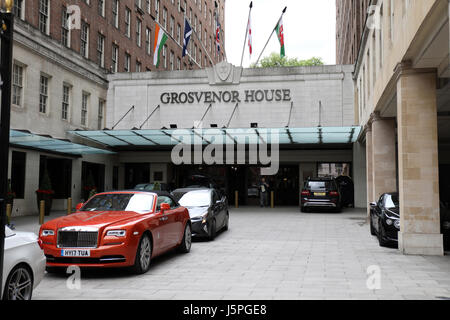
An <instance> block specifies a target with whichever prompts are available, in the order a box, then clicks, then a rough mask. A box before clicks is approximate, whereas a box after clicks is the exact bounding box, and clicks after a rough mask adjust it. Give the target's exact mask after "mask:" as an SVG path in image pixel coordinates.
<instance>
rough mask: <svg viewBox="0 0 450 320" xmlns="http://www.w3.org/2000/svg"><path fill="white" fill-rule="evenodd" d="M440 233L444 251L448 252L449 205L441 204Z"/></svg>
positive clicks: (449, 229)
mask: <svg viewBox="0 0 450 320" xmlns="http://www.w3.org/2000/svg"><path fill="white" fill-rule="evenodd" d="M440 207H441V212H440V213H441V233H442V235H443V238H444V250H445V251H449V250H450V204H449V203H443V202H441V206H440Z"/></svg>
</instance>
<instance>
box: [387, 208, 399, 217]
mask: <svg viewBox="0 0 450 320" xmlns="http://www.w3.org/2000/svg"><path fill="white" fill-rule="evenodd" d="M386 211H387V213H388V214H393V215H396V216H399V217H400V208H399V207H395V208H386Z"/></svg>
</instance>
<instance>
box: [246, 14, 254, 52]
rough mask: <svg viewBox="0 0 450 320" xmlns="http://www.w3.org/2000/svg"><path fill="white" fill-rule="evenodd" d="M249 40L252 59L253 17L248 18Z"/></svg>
mask: <svg viewBox="0 0 450 320" xmlns="http://www.w3.org/2000/svg"><path fill="white" fill-rule="evenodd" d="M247 33H248V35H247V38H248V49H249V51H250V57H251V56H252V52H253V44H252V24H251V17H250V16H249V17H248V26H247Z"/></svg>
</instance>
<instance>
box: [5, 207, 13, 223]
mask: <svg viewBox="0 0 450 320" xmlns="http://www.w3.org/2000/svg"><path fill="white" fill-rule="evenodd" d="M11 211H12V206H11V204H10V203H8V204H7V205H6V219H7V220H6V221H7V223H8V224H10V223H11Z"/></svg>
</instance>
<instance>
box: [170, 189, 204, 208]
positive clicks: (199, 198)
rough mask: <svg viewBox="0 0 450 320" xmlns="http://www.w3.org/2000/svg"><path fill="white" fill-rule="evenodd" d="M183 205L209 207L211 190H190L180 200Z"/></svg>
mask: <svg viewBox="0 0 450 320" xmlns="http://www.w3.org/2000/svg"><path fill="white" fill-rule="evenodd" d="M178 202H179V203H180V205H182V206H183V207H209V205H210V204H211V192H210V191H209V190H202V191H190V192H188V193H186V194H184V195H183V196H182V197H181V199H180V200H179V201H178Z"/></svg>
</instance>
